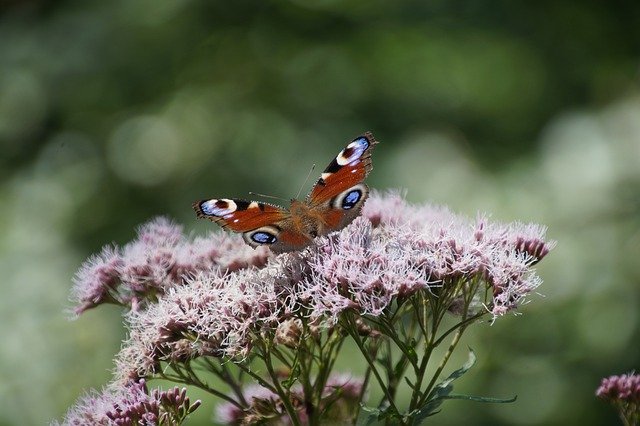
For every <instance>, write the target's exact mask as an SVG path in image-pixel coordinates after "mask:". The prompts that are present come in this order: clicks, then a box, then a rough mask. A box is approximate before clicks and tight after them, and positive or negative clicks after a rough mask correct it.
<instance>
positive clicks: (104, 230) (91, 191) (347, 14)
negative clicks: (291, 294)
mask: <svg viewBox="0 0 640 426" xmlns="http://www.w3.org/2000/svg"><path fill="white" fill-rule="evenodd" d="M0 8H1V9H0V152H1V153H2V154H1V155H0V268H1V270H2V272H3V280H2V281H3V282H2V289H3V291H2V296H1V297H0V315H1V319H2V321H0V337H1V343H0V346H1V349H0V424H2V425H23V424H44V423H46V422H48V421H50V420H51V419H54V418H61V417H62V415H63V414H64V412H65V411H66V408H67V407H68V406H69V405H70V404H72V403H73V401H74V400H75V399H76V398H77V397H78V396H79V395H80V394H81V393H82V390H83V389H87V388H90V387H96V388H99V387H101V386H102V385H103V384H105V383H106V382H107V381H108V380H109V378H110V370H111V369H112V367H113V364H112V357H113V356H114V354H115V353H116V352H117V350H118V348H119V346H120V341H121V339H123V338H124V331H123V328H122V324H121V317H120V310H119V309H116V308H113V307H103V308H100V309H97V310H94V311H89V312H87V313H86V314H85V315H83V316H82V317H81V318H80V319H78V320H77V321H73V322H70V321H68V320H67V314H66V313H65V309H67V308H69V306H70V303H69V302H68V300H67V298H68V293H69V289H70V286H71V279H72V276H73V274H74V272H75V270H76V269H77V268H78V266H79V265H80V264H81V262H82V261H83V260H84V259H85V258H86V257H87V256H89V255H90V254H92V253H94V252H96V251H98V250H99V249H100V247H101V246H102V245H104V244H107V243H110V242H116V243H118V244H124V243H126V242H127V241H129V240H130V239H132V238H133V236H134V229H135V227H136V226H137V225H139V224H140V223H142V222H144V221H146V220H148V219H150V218H151V217H153V216H156V215H168V216H170V217H172V218H174V219H176V220H177V221H178V222H180V223H184V224H185V227H186V229H187V230H188V231H193V232H195V233H204V232H205V231H206V230H208V229H210V228H211V227H212V226H213V225H212V224H210V223H208V222H206V223H205V222H204V221H198V222H196V219H195V215H194V213H193V211H192V210H191V207H190V204H191V202H192V201H193V200H195V199H198V198H202V197H215V196H226V197H232V196H236V197H238V196H246V194H247V192H248V191H256V192H263V193H268V194H273V195H279V196H282V197H285V198H288V197H290V196H292V195H295V193H296V192H297V190H298V187H299V186H300V185H301V184H302V182H303V180H304V177H305V176H306V174H307V171H308V170H309V167H310V166H311V164H313V163H318V169H322V168H323V167H324V166H325V163H328V162H329V161H330V159H331V158H332V157H333V156H334V155H336V154H337V152H338V151H339V150H340V149H341V148H342V147H343V146H344V144H345V142H347V141H348V140H350V139H351V138H352V137H354V136H356V135H358V134H360V133H361V132H363V131H365V130H371V131H373V132H374V134H375V135H376V137H377V138H378V139H379V140H380V141H381V142H382V143H381V144H380V145H379V146H378V147H377V148H376V151H375V153H374V166H375V167H374V171H373V173H372V175H371V177H370V178H369V180H368V182H369V183H370V185H371V186H373V187H374V188H378V189H386V188H406V189H407V190H408V195H407V197H408V199H409V200H411V201H412V202H416V203H424V202H433V203H441V204H447V205H449V206H451V208H452V209H454V210H455V211H458V212H462V213H465V214H468V215H475V214H476V212H478V211H482V212H489V213H491V214H492V218H493V219H495V220H501V221H512V220H520V221H532V222H539V223H543V224H546V225H548V226H549V237H550V238H552V239H556V240H558V242H559V244H558V247H557V249H556V250H555V251H553V252H552V254H551V255H550V256H549V257H548V258H547V259H545V260H544V261H543V262H542V263H541V264H540V266H539V273H540V274H541V275H542V277H543V278H544V279H545V283H544V285H543V286H542V287H541V288H540V290H539V291H540V293H541V295H533V296H532V298H531V299H532V303H530V304H529V305H526V306H524V307H523V308H522V310H521V311H522V313H523V315H522V316H513V315H509V316H507V317H504V318H502V319H500V320H499V321H497V322H496V323H495V324H494V325H493V326H489V325H488V324H482V325H479V326H476V327H475V328H473V329H472V330H470V332H469V335H468V336H467V339H466V341H465V342H464V343H465V344H468V345H470V346H472V347H473V348H474V350H475V351H476V353H477V355H478V358H479V363H478V366H477V367H476V368H475V369H474V370H472V371H471V372H470V373H469V374H468V375H467V376H465V377H464V378H463V379H462V380H461V381H460V384H459V385H458V386H459V387H458V388H457V389H456V391H459V392H469V393H476V394H480V395H485V396H497V397H508V396H511V395H514V394H517V395H518V401H517V402H516V403H514V404H510V405H495V406H494V405H481V404H476V403H469V402H458V401H453V402H450V403H448V404H445V405H444V407H443V408H444V410H443V412H442V413H441V414H440V415H438V416H436V417H434V418H433V421H432V424H438V425H455V424H464V423H466V424H477V425H500V424H504V425H507V424H508V425H513V424H521V425H534V424H536V425H537V424H565V425H587V424H593V425H601V424H616V422H617V420H616V416H615V413H614V412H613V410H611V409H610V408H609V407H608V406H606V405H605V404H604V403H603V402H600V401H598V400H596V398H595V397H594V392H595V389H596V387H597V386H598V384H599V381H600V378H601V377H603V376H606V375H610V374H620V373H624V372H627V371H629V370H631V369H634V368H635V369H637V368H640V362H639V361H640V345H639V344H638V341H639V338H640V327H639V322H640V321H639V318H638V314H639V312H640V273H639V272H638V268H637V264H638V261H639V260H638V259H639V255H640V231H639V229H640V226H639V225H640V86H639V84H638V83H639V81H640V79H639V70H640V25H639V23H640V3H638V2H637V1H635V0H634V1H623V0H618V1H610V2H605V1H595V0H594V1H564V2H555V1H539V2H535V3H534V2H528V3H526V2H509V1H496V2H480V1H473V0H464V1H438V0H433V1H417V0H416V1H395V2H392V1H377V0H368V1H363V0H352V1H335V0H321V1H316V2H305V1H301V0H295V1H285V0H265V1H244V0H241V1H236V2H211V1H198V0H176V1H157V0H116V1H110V2H99V1H56V2H50V1H44V0H31V1H29V0H24V1H20V0H13V1H6V0H4V1H0ZM463 347H464V345H463ZM464 357H465V355H464V353H462V354H461V355H460V358H459V359H458V360H457V361H460V362H462V360H463V359H464ZM454 361H455V360H454ZM453 366H455V364H452V367H453ZM193 394H194V395H196V396H201V394H200V393H197V392H194V393H193ZM212 408H213V401H212V400H207V402H206V403H205V406H204V407H202V408H201V409H199V410H198V412H197V415H196V416H194V418H193V419H192V422H191V423H190V424H198V425H199V424H207V423H209V421H210V419H211V415H212Z"/></svg>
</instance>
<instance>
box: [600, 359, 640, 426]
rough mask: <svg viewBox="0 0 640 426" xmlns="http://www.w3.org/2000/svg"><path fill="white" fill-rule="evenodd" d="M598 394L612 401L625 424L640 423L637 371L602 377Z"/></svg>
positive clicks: (639, 391) (628, 425) (639, 384)
mask: <svg viewBox="0 0 640 426" xmlns="http://www.w3.org/2000/svg"><path fill="white" fill-rule="evenodd" d="M596 396H598V397H599V398H602V399H603V400H605V401H608V402H609V403H611V404H612V405H613V406H614V407H615V408H616V410H618V414H619V415H620V419H621V420H622V423H623V424H624V425H625V426H631V425H637V424H640V375H638V374H635V373H633V372H632V373H629V374H622V375H620V376H610V377H606V378H604V379H602V383H601V384H600V387H598V390H596Z"/></svg>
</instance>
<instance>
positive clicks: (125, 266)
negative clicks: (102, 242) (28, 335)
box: [71, 218, 268, 315]
mask: <svg viewBox="0 0 640 426" xmlns="http://www.w3.org/2000/svg"><path fill="white" fill-rule="evenodd" d="M267 257H268V252H267V251H266V249H259V250H255V251H254V250H252V249H251V248H250V247H247V246H246V245H245V244H244V243H243V242H242V240H241V239H240V238H235V237H232V236H229V235H227V234H220V233H216V234H213V235H211V236H210V237H209V238H195V239H193V240H191V239H188V238H186V237H185V236H184V235H183V232H182V227H181V226H178V225H176V224H174V223H172V222H171V221H169V220H168V219H166V218H156V219H154V220H152V221H150V222H149V223H147V224H145V225H143V226H141V227H140V228H139V229H138V237H137V239H136V240H134V241H133V242H131V243H129V244H127V245H125V246H124V247H113V246H107V247H105V248H103V249H102V251H101V252H100V253H99V254H97V255H94V256H92V257H90V258H89V259H88V260H87V261H86V262H85V263H84V264H83V265H82V267H81V268H80V270H79V271H78V272H77V273H76V276H75V279H74V288H73V290H72V297H71V298H72V300H73V301H74V302H75V305H76V306H75V308H74V312H75V314H77V315H79V314H81V313H83V312H84V311H86V310H87V309H91V308H93V307H96V306H98V305H100V304H102V303H116V304H120V305H123V306H126V307H128V308H130V309H132V310H134V311H135V310H138V309H141V308H142V307H145V306H147V304H148V303H149V302H155V301H156V300H157V299H158V298H159V297H161V296H162V295H163V294H165V293H166V292H167V291H168V290H169V289H171V288H173V287H176V286H181V285H183V284H184V283H185V281H186V279H187V278H189V277H192V276H193V275H195V274H198V273H199V272H202V271H207V272H208V273H209V274H211V275H223V274H225V273H228V272H233V271H237V270H239V269H244V268H248V267H251V266H263V265H264V264H265V263H266V261H267Z"/></svg>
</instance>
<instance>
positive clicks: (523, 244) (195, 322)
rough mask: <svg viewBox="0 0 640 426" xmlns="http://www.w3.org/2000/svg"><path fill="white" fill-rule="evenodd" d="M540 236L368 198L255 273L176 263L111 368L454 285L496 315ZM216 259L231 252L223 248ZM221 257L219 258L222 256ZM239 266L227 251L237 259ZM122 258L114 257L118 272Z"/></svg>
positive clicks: (377, 309)
mask: <svg viewBox="0 0 640 426" xmlns="http://www.w3.org/2000/svg"><path fill="white" fill-rule="evenodd" d="M158 223H161V224H165V222H153V223H152V225H153V226H149V225H147V226H146V227H143V228H142V229H144V230H145V233H144V234H148V233H151V231H153V232H155V233H156V234H160V235H158V236H157V237H155V238H153V237H152V236H147V237H146V240H149V241H152V242H153V243H154V244H155V245H156V246H157V245H158V242H160V243H162V245H163V246H164V247H167V246H169V245H168V244H166V241H167V239H168V238H167V237H165V236H164V235H166V234H169V233H167V232H164V233H160V230H155V231H154V226H155V227H158V228H162V229H164V227H159V226H158ZM544 231H545V230H544V228H543V227H541V226H538V225H523V224H517V223H516V224H507V225H503V224H499V223H490V222H489V221H487V219H486V218H484V217H479V218H478V219H477V220H476V221H471V220H469V219H467V218H465V217H463V216H459V215H455V214H453V213H451V212H450V211H449V210H447V209H445V208H441V207H433V206H419V207H415V206H411V205H409V204H408V203H406V201H404V200H403V199H402V197H400V196H399V195H398V194H390V195H384V196H381V195H378V194H375V193H374V194H373V195H372V196H371V198H370V199H369V200H368V201H367V204H366V205H365V208H364V210H363V215H362V217H359V218H357V219H356V220H355V221H354V222H353V223H352V224H351V225H350V226H349V227H347V228H345V229H343V230H342V231H341V232H338V233H335V234H332V235H329V236H327V237H322V238H318V239H317V241H316V244H315V245H314V246H312V247H309V248H307V249H305V250H304V251H302V252H300V253H289V254H283V255H280V256H277V257H275V256H274V257H272V258H270V259H269V261H268V262H266V263H265V257H264V255H260V256H258V255H256V257H255V258H252V261H251V262H249V261H244V262H242V265H243V266H248V265H251V264H253V265H255V266H257V267H253V268H236V269H235V270H231V269H230V268H229V267H228V266H226V269H224V271H225V272H224V273H221V272H220V271H221V268H217V269H216V268H213V269H211V268H209V269H206V268H200V271H199V272H198V273H195V272H196V271H197V270H198V268H196V267H194V266H193V265H194V264H195V265H200V264H203V263H204V261H203V260H202V259H204V258H206V259H208V261H209V262H210V263H213V262H215V261H219V259H220V258H221V253H222V248H220V247H218V250H217V251H216V256H215V257H214V256H208V257H205V256H203V255H201V254H200V255H199V257H198V258H197V259H199V260H197V261H196V260H192V262H191V263H190V264H191V265H192V266H191V267H190V268H186V267H184V266H183V267H182V270H187V269H188V270H189V271H190V274H189V275H188V276H187V275H185V274H182V275H181V277H182V278H181V279H182V280H185V279H186V282H187V285H175V284H172V285H169V286H166V287H163V291H162V293H163V296H162V297H161V298H159V300H158V301H157V303H153V304H149V305H148V306H147V308H146V309H137V310H132V311H131V312H130V313H129V314H128V315H127V323H128V326H129V329H130V335H129V339H128V341H127V342H126V343H125V346H124V347H123V349H122V351H121V353H120V355H119V357H118V360H117V365H118V368H117V371H118V376H119V378H120V379H121V380H122V379H124V380H131V379H135V378H136V377H144V376H146V375H148V374H153V373H155V372H157V371H158V367H159V366H160V362H162V361H179V360H189V359H194V358H197V357H200V356H204V355H211V356H216V357H220V356H226V357H235V358H238V357H239V358H243V357H245V356H247V355H248V354H249V353H250V351H251V347H252V339H254V338H255V337H256V336H262V332H264V331H269V330H276V329H277V328H278V326H279V324H281V323H283V322H285V321H288V320H289V319H290V318H291V317H292V316H298V317H303V318H307V319H309V320H310V322H311V323H313V324H324V325H326V326H333V325H335V324H336V322H337V321H338V319H339V317H340V315H341V313H342V312H345V311H346V310H351V311H352V312H355V313H357V314H358V315H359V316H366V315H370V316H377V315H380V314H381V313H382V312H383V311H384V310H385V309H386V308H387V307H388V306H389V305H390V304H391V303H392V301H393V300H394V299H396V298H407V297H409V296H411V295H412V294H415V293H416V292H418V291H420V290H428V291H430V292H441V293H442V292H445V291H448V290H449V288H454V287H455V286H460V283H463V284H464V283H469V282H479V281H482V282H485V283H487V286H488V288H489V292H490V293H491V294H492V300H490V303H489V304H487V305H486V307H487V309H489V312H490V313H491V314H492V315H493V316H494V317H497V316H499V315H503V314H504V313H506V312H508V311H510V310H513V309H515V308H517V307H518V306H519V305H520V304H521V303H522V301H523V300H524V298H525V297H526V296H527V295H528V294H529V293H530V292H531V291H533V290H534V289H535V288H536V287H537V286H538V285H539V284H540V282H541V280H540V278H539V277H538V276H537V275H536V274H535V271H534V270H533V269H532V265H533V264H535V263H536V262H538V261H540V260H541V259H542V258H543V257H544V256H545V255H546V254H547V253H548V252H549V250H550V249H551V248H552V247H553V243H549V242H545V241H544ZM214 238H215V239H216V243H215V244H213V243H211V245H210V246H209V247H212V246H219V244H218V243H217V242H218V241H219V240H220V239H221V238H222V237H220V236H216V237H214ZM226 238H228V239H229V240H228V241H231V240H232V238H233V237H226ZM139 240H143V238H141V237H139ZM170 240H171V241H178V242H180V243H179V244H177V245H174V246H173V247H175V249H174V250H173V252H172V251H171V250H167V252H168V254H167V255H166V257H167V258H170V259H172V260H173V261H172V263H171V264H172V265H178V264H181V265H184V264H186V263H188V262H187V261H184V262H182V263H180V262H177V261H175V259H184V258H183V257H181V256H180V255H179V254H178V252H179V251H181V250H184V247H185V246H189V247H191V245H189V244H188V243H186V242H185V241H184V239H183V238H179V237H177V236H173V234H171V238H170ZM237 240H240V238H237ZM134 244H139V243H138V242H136V243H134ZM193 246H198V247H201V246H203V243H202V242H200V243H198V244H195V243H194V244H193ZM240 247H242V246H240ZM227 250H230V251H232V252H233V251H235V250H238V246H237V245H235V244H232V243H229V245H228V246H227ZM244 250H246V249H244ZM127 252H128V251H127V250H125V253H127ZM198 253H202V251H200V252H198ZM231 257H232V253H227V255H226V258H227V259H229V258H231ZM248 257H249V256H248V255H247V254H246V251H243V250H239V252H238V254H237V258H244V259H247V258H248ZM133 259H135V258H133ZM133 259H130V258H127V256H121V262H122V264H123V265H131V264H132V263H134V262H133ZM145 259H148V257H145ZM212 259H213V260H212ZM94 263H95V262H94ZM165 264H168V263H165ZM235 264H238V262H237V260H236V262H235ZM226 265H229V263H227V264H226ZM165 270H166V269H165ZM84 275H87V273H86V271H85V272H83V276H84ZM103 275H104V274H101V275H100V276H103ZM122 276H123V275H122V274H121V275H120V276H119V277H120V279H121V280H122V279H123V278H122ZM168 276H176V274H168ZM90 281H91V280H88V279H85V280H83V282H90ZM128 282H129V281H128ZM456 288H458V287H456ZM486 290H487V289H484V288H483V291H486ZM452 303H453V302H452ZM481 306H482V305H481Z"/></svg>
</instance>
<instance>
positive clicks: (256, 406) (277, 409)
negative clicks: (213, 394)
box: [216, 374, 363, 425]
mask: <svg viewBox="0 0 640 426" xmlns="http://www.w3.org/2000/svg"><path fill="white" fill-rule="evenodd" d="M362 386H363V382H362V380H361V379H356V378H352V377H351V376H350V375H345V374H334V375H331V376H330V377H329V378H328V380H327V383H326V384H325V386H324V390H323V392H322V402H321V403H320V405H319V407H316V408H317V409H319V410H321V411H322V412H323V416H322V419H323V421H324V422H326V423H327V424H329V423H334V424H344V423H346V422H347V421H348V420H350V419H351V417H352V416H353V413H354V410H355V408H356V407H357V405H358V402H359V398H360V394H361V392H362ZM243 394H244V395H243V396H244V400H245V401H247V403H248V407H245V408H239V407H238V406H236V405H234V404H231V403H228V402H225V403H222V404H220V405H218V406H217V407H216V419H217V421H218V422H219V423H221V424H227V425H245V424H257V423H260V424H262V423H263V422H265V421H266V420H268V424H274V425H289V424H291V422H290V419H289V418H288V417H287V416H286V414H285V410H284V405H283V402H282V400H281V399H280V397H279V396H278V395H276V394H275V393H273V392H271V391H269V390H268V389H266V388H263V387H262V386H259V385H248V386H246V387H245V388H244V389H243ZM304 401H305V398H304V394H303V391H302V388H301V387H300V386H295V387H293V388H292V389H291V403H292V405H293V406H294V407H295V409H296V411H297V413H298V417H299V418H300V421H301V422H302V423H303V424H304V423H307V422H308V420H307V415H306V413H305V405H304ZM261 422H262V423H261Z"/></svg>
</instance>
